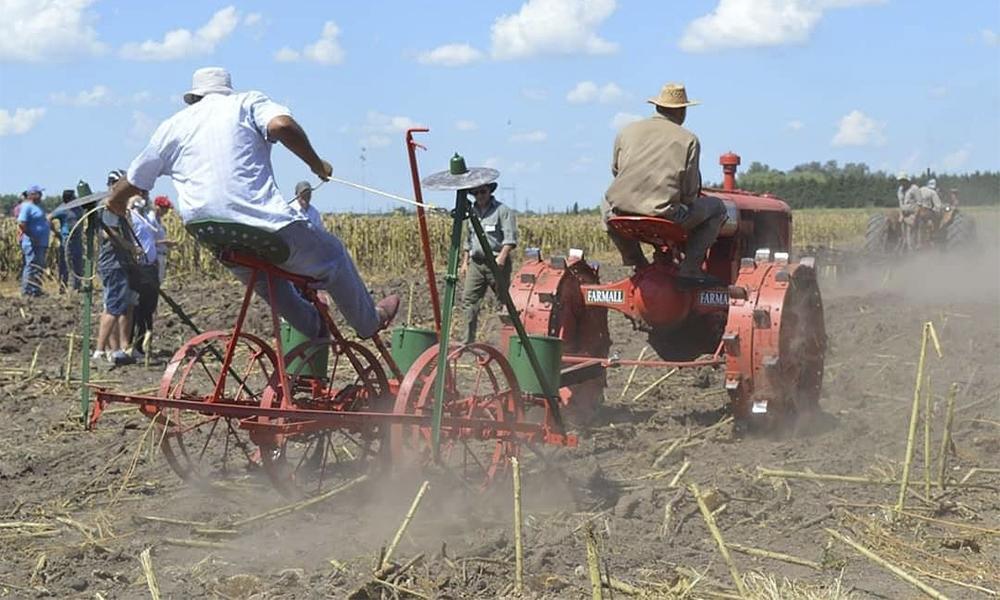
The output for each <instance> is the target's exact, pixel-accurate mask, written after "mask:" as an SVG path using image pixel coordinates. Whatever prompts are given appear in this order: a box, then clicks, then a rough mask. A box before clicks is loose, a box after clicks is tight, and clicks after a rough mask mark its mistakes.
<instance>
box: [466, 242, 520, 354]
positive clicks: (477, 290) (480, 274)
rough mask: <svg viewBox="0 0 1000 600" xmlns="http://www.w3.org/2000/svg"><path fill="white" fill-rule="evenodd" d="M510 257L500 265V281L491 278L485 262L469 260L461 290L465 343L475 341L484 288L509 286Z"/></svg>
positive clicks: (504, 288)
mask: <svg viewBox="0 0 1000 600" xmlns="http://www.w3.org/2000/svg"><path fill="white" fill-rule="evenodd" d="M511 262H512V261H511V258H510V257H509V256H508V257H507V262H505V263H504V265H503V266H502V267H500V281H499V282H497V281H494V280H493V273H491V272H490V268H489V267H488V266H486V263H481V262H476V261H474V260H470V261H469V270H468V272H467V273H466V274H465V287H464V288H463V290H462V302H463V304H464V306H465V321H466V324H467V327H468V328H467V329H466V334H465V343H466V344H471V343H472V342H474V341H476V330H477V329H479V309H480V308H481V306H482V303H483V297H484V296H485V295H486V290H487V289H491V290H493V292H494V293H496V292H497V291H498V290H504V291H505V292H506V291H507V289H508V288H509V287H510V272H511Z"/></svg>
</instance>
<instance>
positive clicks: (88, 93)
mask: <svg viewBox="0 0 1000 600" xmlns="http://www.w3.org/2000/svg"><path fill="white" fill-rule="evenodd" d="M49 99H50V100H52V102H53V103H55V104H67V105H70V106H101V105H106V104H111V103H112V102H113V101H114V98H112V95H111V90H109V89H108V88H107V86H103V85H95V86H94V87H93V88H92V89H89V90H83V91H80V92H77V93H76V95H74V96H70V95H69V94H67V93H66V92H56V93H55V94H50V95H49Z"/></svg>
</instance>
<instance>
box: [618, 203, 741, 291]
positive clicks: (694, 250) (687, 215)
mask: <svg viewBox="0 0 1000 600" xmlns="http://www.w3.org/2000/svg"><path fill="white" fill-rule="evenodd" d="M615 214H616V213H615V212H614V211H613V210H612V211H609V212H605V215H604V219H605V222H607V219H608V217H611V216H615ZM621 214H624V213H621ZM648 216H657V217H661V218H664V219H667V220H669V221H673V222H675V223H677V224H679V225H680V226H681V227H683V228H684V230H685V231H687V233H688V239H687V245H686V248H685V251H684V260H682V261H681V265H680V273H681V275H698V274H699V273H700V272H701V265H702V263H704V262H705V255H706V254H707V253H708V249H709V248H711V247H712V244H713V243H715V239H716V238H717V237H718V236H719V229H721V228H722V224H723V223H725V221H726V205H725V204H723V202H722V200H720V199H719V198H716V197H714V196H699V197H698V198H696V199H695V200H694V202H692V203H691V204H690V205H681V204H676V205H671V206H670V207H668V209H667V210H666V211H664V213H663V214H660V215H648ZM608 237H610V238H611V241H612V243H614V245H615V247H616V248H618V251H619V252H621V255H622V264H624V265H626V266H642V265H645V264H646V262H647V261H646V256H645V254H643V252H642V246H641V245H640V244H639V242H638V241H636V240H633V239H628V238H623V237H621V236H620V235H618V234H617V233H616V232H614V231H612V230H611V229H608Z"/></svg>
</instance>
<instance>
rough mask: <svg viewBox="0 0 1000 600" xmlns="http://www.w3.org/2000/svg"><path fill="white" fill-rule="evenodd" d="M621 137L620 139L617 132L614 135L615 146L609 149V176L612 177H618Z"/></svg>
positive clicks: (620, 135) (620, 136)
mask: <svg viewBox="0 0 1000 600" xmlns="http://www.w3.org/2000/svg"><path fill="white" fill-rule="evenodd" d="M621 139H622V134H620V133H619V134H618V135H616V136H615V147H614V149H613V150H612V151H611V176H612V177H618V155H619V154H621V151H622V147H621Z"/></svg>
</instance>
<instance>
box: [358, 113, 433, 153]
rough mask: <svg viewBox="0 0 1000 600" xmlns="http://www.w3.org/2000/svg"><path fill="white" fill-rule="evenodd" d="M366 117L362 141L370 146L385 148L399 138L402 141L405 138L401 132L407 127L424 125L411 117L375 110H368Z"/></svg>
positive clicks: (362, 143)
mask: <svg viewBox="0 0 1000 600" xmlns="http://www.w3.org/2000/svg"><path fill="white" fill-rule="evenodd" d="M365 119H366V120H365V124H364V126H363V127H362V128H361V129H362V131H363V132H364V133H365V135H364V137H362V138H361V140H360V143H361V145H362V146H366V147H369V148H383V147H385V146H388V145H389V144H391V143H392V141H393V140H394V139H397V138H398V139H399V140H400V143H402V141H401V140H402V139H403V138H402V136H401V135H399V134H401V133H403V132H405V131H406V130H407V129H413V128H415V127H423V125H421V124H420V123H418V122H417V121H414V120H413V119H411V118H410V117H403V116H391V115H386V114H382V113H380V112H378V111H374V110H370V111H368V115H367V116H366V117H365Z"/></svg>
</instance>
